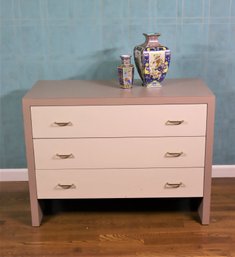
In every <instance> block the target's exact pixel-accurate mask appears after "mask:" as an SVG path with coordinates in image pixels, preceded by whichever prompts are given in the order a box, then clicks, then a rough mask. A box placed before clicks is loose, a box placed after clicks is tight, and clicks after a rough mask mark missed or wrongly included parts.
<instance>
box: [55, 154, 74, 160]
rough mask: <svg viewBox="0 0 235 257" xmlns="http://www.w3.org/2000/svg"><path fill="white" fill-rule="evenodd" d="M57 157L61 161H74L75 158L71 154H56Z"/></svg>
mask: <svg viewBox="0 0 235 257" xmlns="http://www.w3.org/2000/svg"><path fill="white" fill-rule="evenodd" d="M56 157H57V158H59V159H72V158H74V155H73V154H72V153H71V154H58V153H57V154H56Z"/></svg>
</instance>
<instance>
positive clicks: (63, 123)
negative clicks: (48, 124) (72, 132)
mask: <svg viewBox="0 0 235 257" xmlns="http://www.w3.org/2000/svg"><path fill="white" fill-rule="evenodd" d="M53 124H54V125H56V126H58V127H66V126H72V125H73V123H72V122H71V121H68V122H57V121H55V122H54V123H53Z"/></svg>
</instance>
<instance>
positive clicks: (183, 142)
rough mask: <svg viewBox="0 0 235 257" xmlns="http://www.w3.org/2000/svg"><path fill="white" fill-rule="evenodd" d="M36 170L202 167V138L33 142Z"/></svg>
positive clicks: (48, 140)
mask: <svg viewBox="0 0 235 257" xmlns="http://www.w3.org/2000/svg"><path fill="white" fill-rule="evenodd" d="M34 154H35V164H36V169H73V168H145V167H204V155H205V138H204V137H168V138H89V139H87V138H86V139H34Z"/></svg>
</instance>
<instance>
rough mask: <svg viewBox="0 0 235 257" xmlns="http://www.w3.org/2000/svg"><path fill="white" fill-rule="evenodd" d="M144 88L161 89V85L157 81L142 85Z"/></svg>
mask: <svg viewBox="0 0 235 257" xmlns="http://www.w3.org/2000/svg"><path fill="white" fill-rule="evenodd" d="M142 86H144V87H162V85H161V84H160V83H159V82H158V81H152V82H150V83H146V84H144V83H143V84H142Z"/></svg>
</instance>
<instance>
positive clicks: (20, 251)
mask: <svg viewBox="0 0 235 257" xmlns="http://www.w3.org/2000/svg"><path fill="white" fill-rule="evenodd" d="M197 205H198V201H197V199H193V200H190V199H178V200H176V199H141V200H139V199H132V200H130V199H123V200H69V201H59V200H54V201H50V200H48V201H46V202H45V207H46V209H47V213H46V215H45V216H44V219H43V224H42V225H41V227H39V228H33V227H31V224H30V222H31V221H30V209H29V195H28V184H27V182H1V183H0V256H1V257H5V256H16V257H19V256H21V257H28V256H30V257H33V256H40V257H44V256H45V257H51V256H57V257H60V256H66V257H70V256H90V257H92V256H110V257H114V256H141V257H142V256H143V257H150V256H163V257H168V256H169V257H170V256H181V257H184V256H185V257H186V256H187V257H191V256H197V257H199V256H200V257H201V256H213V257H217V256H230V257H231V256H235V178H232V179H231V178H227V179H214V180H213V185H212V206H211V211H212V212H211V224H210V225H209V226H202V225H200V223H199V219H198V215H197V212H196V207H197Z"/></svg>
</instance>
